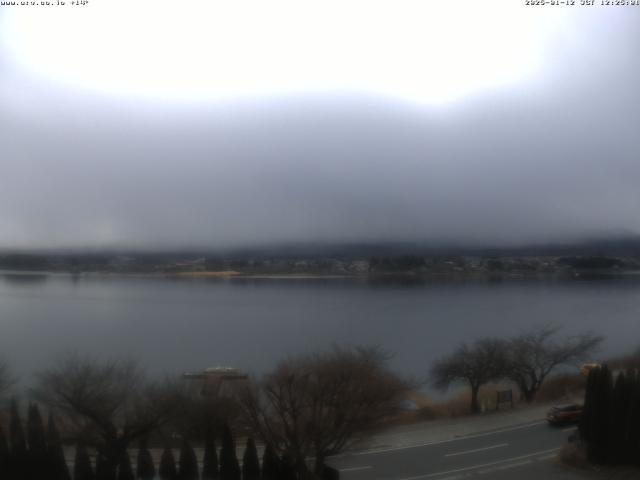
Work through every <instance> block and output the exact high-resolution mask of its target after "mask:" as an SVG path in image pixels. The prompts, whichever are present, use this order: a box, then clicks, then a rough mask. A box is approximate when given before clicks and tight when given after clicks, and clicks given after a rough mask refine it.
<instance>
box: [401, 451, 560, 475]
mask: <svg viewBox="0 0 640 480" xmlns="http://www.w3.org/2000/svg"><path fill="white" fill-rule="evenodd" d="M558 450H560V448H550V449H549V450H540V451H539V452H534V453H529V454H527V455H520V456H518V457H512V458H505V459H504V460H497V461H495V462H489V463H483V464H481V465H472V466H470V467H464V468H457V469H455V470H447V471H446V472H436V473H426V474H424V475H416V476H415V477H405V478H401V479H398V480H420V479H422V478H433V477H440V476H442V475H449V474H450V473H460V472H468V471H469V470H477V469H479V468H484V467H491V466H493V465H500V464H501V463H508V462H514V461H517V460H522V459H524V458H531V457H535V456H536V455H544V454H546V453H551V452H557V451H558Z"/></svg>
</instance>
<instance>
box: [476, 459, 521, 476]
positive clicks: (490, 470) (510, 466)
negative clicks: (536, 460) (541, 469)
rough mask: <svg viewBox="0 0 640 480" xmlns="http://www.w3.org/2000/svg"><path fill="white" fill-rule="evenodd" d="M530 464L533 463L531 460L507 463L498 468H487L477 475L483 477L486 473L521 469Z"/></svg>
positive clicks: (479, 471)
mask: <svg viewBox="0 0 640 480" xmlns="http://www.w3.org/2000/svg"><path fill="white" fill-rule="evenodd" d="M530 463H533V462H532V461H531V460H524V461H522V462H516V463H509V464H507V465H501V466H499V467H493V468H487V469H485V470H478V473H479V474H480V475H485V474H487V473H494V472H500V471H502V470H509V469H510V468H516V467H521V466H522V465H529V464H530Z"/></svg>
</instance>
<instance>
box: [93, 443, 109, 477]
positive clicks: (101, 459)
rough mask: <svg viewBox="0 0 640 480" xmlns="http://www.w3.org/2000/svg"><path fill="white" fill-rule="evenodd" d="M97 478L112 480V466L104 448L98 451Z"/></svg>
mask: <svg viewBox="0 0 640 480" xmlns="http://www.w3.org/2000/svg"><path fill="white" fill-rule="evenodd" d="M96 480H112V478H111V468H110V467H109V462H108V461H107V458H106V457H105V454H104V451H103V449H102V448H98V451H97V452H96Z"/></svg>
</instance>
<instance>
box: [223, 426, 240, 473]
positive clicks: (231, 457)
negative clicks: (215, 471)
mask: <svg viewBox="0 0 640 480" xmlns="http://www.w3.org/2000/svg"><path fill="white" fill-rule="evenodd" d="M220 478H221V480H240V465H239V464H238V457H237V456H236V445H235V442H234V440H233V435H232V434H231V429H230V428H229V425H225V426H224V427H223V429H222V448H221V450H220Z"/></svg>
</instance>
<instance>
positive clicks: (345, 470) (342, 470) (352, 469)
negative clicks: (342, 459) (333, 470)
mask: <svg viewBox="0 0 640 480" xmlns="http://www.w3.org/2000/svg"><path fill="white" fill-rule="evenodd" d="M370 468H373V467H372V466H371V465H365V466H363V467H349V468H340V469H338V470H339V471H341V472H357V471H358V470H369V469H370Z"/></svg>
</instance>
